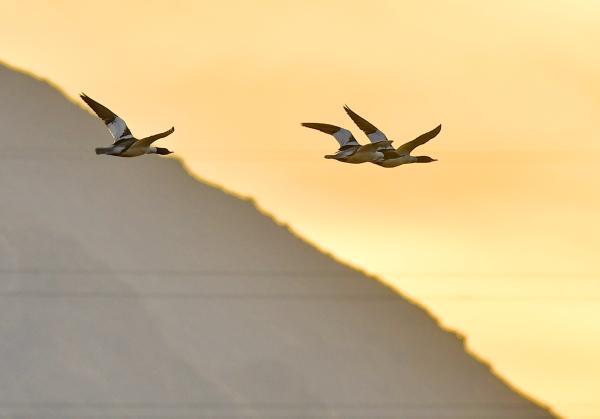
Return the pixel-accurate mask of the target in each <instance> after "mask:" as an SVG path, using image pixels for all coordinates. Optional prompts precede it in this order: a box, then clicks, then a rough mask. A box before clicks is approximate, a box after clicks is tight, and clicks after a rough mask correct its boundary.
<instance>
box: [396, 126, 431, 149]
mask: <svg viewBox="0 0 600 419" xmlns="http://www.w3.org/2000/svg"><path fill="white" fill-rule="evenodd" d="M441 130H442V126H441V125H438V126H437V127H435V128H434V129H432V130H431V131H429V132H426V133H425V134H421V135H419V136H418V137H417V138H415V139H414V140H412V141H409V142H407V143H405V144H402V145H401V146H400V147H398V148H397V149H396V151H397V152H398V153H399V154H400V155H407V154H410V153H411V151H413V150H414V149H415V148H417V147H418V146H420V145H423V144H425V143H426V142H427V141H429V140H431V139H432V138H434V137H435V136H436V135H438V134H439V133H440V131H441Z"/></svg>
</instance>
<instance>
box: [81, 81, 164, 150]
mask: <svg viewBox="0 0 600 419" xmlns="http://www.w3.org/2000/svg"><path fill="white" fill-rule="evenodd" d="M80 96H81V99H83V101H84V102H85V103H87V104H88V106H89V107H90V108H92V110H93V111H94V112H95V113H96V115H98V117H99V118H100V119H102V120H103V121H104V124H106V127H107V128H108V130H109V131H110V133H111V134H112V136H113V138H114V139H115V141H114V142H113V144H112V145H111V146H110V147H99V148H96V154H108V155H111V156H119V157H137V156H142V155H144V154H161V155H165V154H171V153H172V151H170V150H169V149H166V148H163V147H152V143H153V142H154V141H156V140H158V139H160V138H164V137H166V136H168V135H171V134H172V133H173V132H174V131H175V127H172V128H171V129H169V130H167V131H165V132H161V133H158V134H154V135H151V136H149V137H146V138H142V139H139V140H138V139H137V138H135V137H134V136H133V134H132V133H131V131H130V130H129V128H128V127H127V124H126V123H125V121H124V120H123V119H122V118H120V117H119V116H118V115H116V114H115V113H114V112H112V111H111V110H110V109H108V108H107V107H106V106H104V105H102V104H100V103H98V102H96V101H95V100H94V99H92V98H91V97H89V96H87V95H85V94H84V93H82V94H81V95H80Z"/></svg>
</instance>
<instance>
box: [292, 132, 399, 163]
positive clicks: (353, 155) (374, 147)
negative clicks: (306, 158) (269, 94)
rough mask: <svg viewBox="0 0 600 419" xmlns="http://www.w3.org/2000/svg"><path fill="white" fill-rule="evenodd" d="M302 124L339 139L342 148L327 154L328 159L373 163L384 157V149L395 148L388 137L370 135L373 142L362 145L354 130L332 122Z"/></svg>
mask: <svg viewBox="0 0 600 419" xmlns="http://www.w3.org/2000/svg"><path fill="white" fill-rule="evenodd" d="M301 125H302V126H303V127H306V128H312V129H316V130H318V131H321V132H324V133H326V134H330V135H332V136H333V137H334V138H335V139H336V140H337V142H338V144H339V145H340V148H339V149H338V151H337V153H335V154H328V155H326V156H325V158H326V159H334V160H337V161H341V162H344V163H353V164H360V163H368V162H371V163H373V162H376V161H380V160H383V159H384V156H383V150H386V149H387V150H394V148H393V147H392V145H391V143H392V142H391V141H388V140H387V138H380V137H377V136H370V137H369V140H371V143H370V144H365V145H361V144H359V142H358V141H356V138H354V135H352V132H350V131H349V130H347V129H345V128H341V127H338V126H336V125H331V124H322V123H320V122H303V123H302V124H301Z"/></svg>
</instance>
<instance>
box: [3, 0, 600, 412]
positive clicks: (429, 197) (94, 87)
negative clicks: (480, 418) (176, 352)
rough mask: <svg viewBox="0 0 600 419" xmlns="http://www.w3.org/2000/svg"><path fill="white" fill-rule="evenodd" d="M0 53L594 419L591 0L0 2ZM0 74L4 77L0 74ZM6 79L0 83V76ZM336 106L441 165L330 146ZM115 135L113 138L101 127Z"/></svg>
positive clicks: (594, 38) (595, 174)
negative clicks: (323, 126) (380, 163)
mask: <svg viewBox="0 0 600 419" xmlns="http://www.w3.org/2000/svg"><path fill="white" fill-rule="evenodd" d="M0 6H1V10H2V25H0V39H2V40H3V42H2V57H0V59H2V60H4V61H5V62H7V63H9V64H11V65H15V66H17V67H19V68H22V69H26V70H28V71H31V72H33V73H34V74H37V75H39V76H41V77H44V78H47V79H49V80H51V81H52V82H53V83H55V84H57V85H58V86H60V87H61V88H62V89H63V90H64V91H65V92H66V93H67V94H68V95H70V96H71V97H73V98H76V95H77V94H78V93H79V92H80V91H84V92H86V93H87V94H89V95H90V96H91V97H93V98H96V99H98V100H99V101H101V102H103V103H105V104H106V105H108V106H109V107H110V108H111V109H113V110H114V111H115V112H117V113H118V114H119V115H120V116H122V117H124V118H125V119H126V120H127V121H128V123H129V125H130V126H131V127H132V130H133V131H134V134H138V135H140V136H143V135H146V134H150V133H153V132H155V131H159V130H160V131H162V130H164V129H167V128H169V127H170V126H171V125H173V124H174V125H175V126H176V129H177V131H176V133H175V134H174V135H173V136H171V137H169V139H168V140H164V141H162V144H164V145H165V146H168V147H169V148H172V149H174V150H175V151H176V152H177V156H178V157H180V158H181V159H183V161H184V162H185V164H186V166H187V167H188V168H189V170H190V171H191V172H192V173H194V174H196V175H197V176H199V177H201V178H203V179H207V180H209V181H212V182H215V183H217V184H220V185H223V186H225V187H226V188H228V189H230V190H232V191H235V192H238V193H240V194H243V195H249V196H252V197H255V198H256V200H257V202H258V204H259V205H260V206H261V207H262V208H264V209H265V210H267V211H269V212H271V213H273V214H275V215H276V217H277V218H278V219H279V220H281V221H282V222H286V223H288V224H290V225H291V226H292V227H293V228H294V229H295V230H296V231H298V232H299V233H300V234H302V235H304V236H305V237H307V238H308V239H310V240H311V241H313V242H315V243H317V244H318V245H319V246H320V247H321V248H323V249H325V250H327V251H330V252H332V253H333V254H334V255H336V256H337V257H339V258H340V259H342V260H344V261H348V262H350V263H352V264H354V265H356V266H359V267H362V268H364V269H366V270H368V271H370V272H373V273H376V274H380V275H382V276H383V277H384V278H385V280H386V281H387V282H388V283H390V284H392V285H393V286H395V287H397V288H398V289H400V290H401V291H402V292H404V293H406V294H408V295H410V296H412V297H414V298H416V299H417V300H418V301H420V302H422V303H423V304H424V305H425V306H426V307H428V308H429V309H430V310H431V311H432V312H433V313H434V314H435V315H436V316H438V317H439V318H440V319H441V321H442V322H443V324H444V325H446V326H448V327H451V328H454V329H457V330H459V331H460V332H462V333H464V334H465V335H466V336H467V343H468V347H469V349H470V350H472V351H473V352H474V353H476V354H477V355H479V356H481V357H483V358H484V359H486V360H488V361H489V362H490V363H491V364H492V365H493V367H494V369H495V370H496V371H498V372H499V373H500V374H501V375H502V376H504V377H506V378H507V379H508V380H509V381H511V382H512V383H514V384H515V385H516V386H517V388H519V389H522V390H524V391H525V392H526V393H528V394H530V395H532V396H534V397H535V398H538V399H539V400H541V401H543V402H546V403H547V404H549V405H550V406H552V407H553V408H556V410H557V411H558V412H559V413H562V414H565V415H566V416H567V417H570V418H591V417H600V402H599V401H598V399H597V396H598V389H599V388H600V363H599V362H598V359H597V356H598V353H600V266H599V261H598V255H599V250H600V242H599V239H598V237H599V233H600V223H599V222H598V210H599V209H600V197H599V194H598V191H599V190H600V189H599V188H600V166H599V165H598V163H597V161H598V158H599V157H600V142H599V141H598V138H599V137H600V128H599V127H598V124H597V120H598V115H599V114H600V76H599V74H600V53H598V45H600V25H598V22H599V21H600V1H582V0H579V1H575V0H568V1H567V0H562V1H534V0H529V1H524V0H519V1H516V0H515V1H504V2H496V1H459V0H457V1H410V2H409V1H368V2H367V1H351V0H345V1H327V2H322V1H306V0H304V1H268V0H262V1H241V0H240V1H219V2H216V1H214V2H201V1H168V2H166V1H164V2H162V1H127V2H117V1H104V2H91V1H79V0H77V1H75V0H62V1H52V2H47V1H22V2H7V1H1V2H0ZM0 89H1V86H0ZM0 91H1V90H0ZM344 103H347V104H348V105H350V106H352V107H353V109H354V110H355V111H357V112H358V113H360V114H361V115H363V116H365V117H366V118H367V119H369V120H370V121H371V122H373V123H374V124H375V125H377V126H378V127H379V128H380V129H382V130H383V131H384V132H385V133H386V134H388V136H389V137H390V138H391V139H395V140H396V143H400V142H401V141H403V140H410V139H412V138H414V137H415V136H416V135H418V134H420V133H422V132H424V131H427V130H429V129H431V128H433V127H435V126H436V125H437V124H438V123H442V124H443V130H442V133H441V135H440V136H439V137H437V138H436V139H435V140H433V141H432V142H430V143H429V144H427V145H426V146H424V147H422V148H420V149H419V152H422V154H425V155H431V156H433V157H435V158H438V159H439V161H438V162H436V163H433V164H428V165H412V166H406V167H399V168H396V169H382V168H380V167H377V166H374V165H360V166H353V165H344V164H340V163H337V162H333V161H328V160H324V159H323V158H322V156H323V155H324V154H326V153H330V152H332V151H334V150H335V149H336V144H335V143H334V141H333V139H332V138H330V137H328V136H326V135H325V134H320V133H318V132H314V131H311V130H307V129H305V128H302V127H300V125H299V123H300V122H302V121H318V122H328V123H333V124H338V125H342V126H346V127H348V128H350V129H352V130H353V131H354V133H355V135H356V136H357V138H359V140H361V141H365V140H366V138H365V137H364V136H363V135H362V133H361V132H360V131H359V130H358V129H357V128H356V127H354V126H353V124H352V122H351V121H350V119H349V118H347V117H346V116H345V114H344V112H343V110H342V105H343V104H344ZM108 140H109V136H108V134H107V141H108Z"/></svg>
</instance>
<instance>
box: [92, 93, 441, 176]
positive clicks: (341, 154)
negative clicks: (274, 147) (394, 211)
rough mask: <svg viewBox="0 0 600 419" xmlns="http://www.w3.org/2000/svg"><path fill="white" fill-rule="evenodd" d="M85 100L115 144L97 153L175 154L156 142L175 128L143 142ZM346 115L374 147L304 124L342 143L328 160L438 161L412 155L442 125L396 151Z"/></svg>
mask: <svg viewBox="0 0 600 419" xmlns="http://www.w3.org/2000/svg"><path fill="white" fill-rule="evenodd" d="M81 99H83V101H84V102H85V103H86V104H87V105H88V106H89V107H90V108H92V110H93V111H94V112H95V113H96V115H98V117H99V118H100V119H102V120H103V121H104V123H105V124H106V127H107V128H108V130H109V131H110V133H111V134H112V136H113V138H114V142H113V144H112V145H111V146H110V147H99V148H96V154H108V155H111V156H119V157H137V156H142V155H144V154H160V155H166V154H171V153H172V151H170V150H169V149H166V148H162V147H153V146H152V143H154V142H155V141H156V140H159V139H161V138H164V137H166V136H168V135H171V134H172V133H173V132H174V131H175V127H171V129H169V130H167V131H165V132H161V133H158V134H154V135H151V136H149V137H145V138H142V139H137V138H135V137H134V136H133V134H132V133H131V130H130V129H129V128H128V127H127V124H126V123H125V121H124V120H123V119H122V118H120V117H119V116H118V115H117V114H115V113H114V112H113V111H111V110H110V109H108V108H107V107H106V106H104V105H102V104H100V103H98V102H96V101H95V100H94V99H92V98H90V97H89V96H87V95H85V94H83V93H82V94H81ZM344 110H345V111H346V113H347V114H348V115H349V116H350V118H352V120H353V121H354V123H355V124H356V125H357V126H358V127H359V128H360V129H361V130H362V131H363V132H364V133H365V134H366V135H367V137H368V138H369V140H370V141H371V143H370V144H365V145H361V144H359V143H358V141H356V139H355V138H354V136H353V135H352V132H350V131H349V130H347V129H345V128H340V127H338V126H335V125H330V124H322V123H318V122H304V123H302V125H303V126H305V127H307V128H312V129H316V130H319V131H322V132H325V133H327V134H331V135H333V137H334V138H335V139H336V140H337V142H338V143H339V144H340V148H339V150H338V152H337V153H335V154H332V155H326V156H325V158H326V159H335V160H338V161H341V162H344V163H354V164H359V163H367V162H369V163H375V164H378V165H380V166H383V167H396V166H400V165H402V164H408V163H430V162H433V161H437V160H436V159H433V158H431V157H429V156H412V155H411V154H410V153H411V152H412V151H413V150H414V149H415V148H417V147H418V146H420V145H423V144H425V143H426V142H427V141H429V140H431V139H432V138H434V137H435V136H436V135H438V134H439V133H440V131H441V129H442V126H441V125H438V126H437V127H435V128H434V129H432V130H431V131H429V132H426V133H425V134H422V135H420V136H418V137H417V138H415V139H414V140H412V141H409V142H407V143H405V144H403V145H401V146H400V147H398V148H396V149H394V147H392V142H393V141H390V140H388V138H387V137H386V135H385V134H384V133H383V132H381V131H380V130H379V129H378V128H377V127H376V126H375V125H373V124H371V123H370V122H369V121H367V120H366V119H364V118H363V117H361V116H360V115H358V114H357V113H356V112H354V111H353V110H352V109H350V108H349V107H348V106H344Z"/></svg>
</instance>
